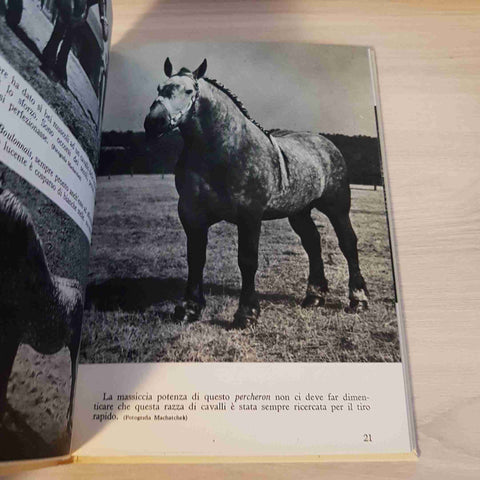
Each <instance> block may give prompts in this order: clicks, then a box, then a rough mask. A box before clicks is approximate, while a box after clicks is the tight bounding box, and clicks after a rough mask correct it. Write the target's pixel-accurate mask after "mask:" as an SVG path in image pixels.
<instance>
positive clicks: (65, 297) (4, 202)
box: [0, 179, 82, 428]
mask: <svg viewBox="0 0 480 480" xmlns="http://www.w3.org/2000/svg"><path fill="white" fill-rule="evenodd" d="M81 321H82V296H81V292H80V287H79V284H78V282H76V281H74V280H67V279H63V278H60V277H57V276H54V275H52V274H51V273H50V270H49V268H48V265H47V260H46V258H45V253H44V251H43V246H42V242H41V240H40V238H39V237H38V235H37V232H36V231H35V226H34V224H33V221H32V218H31V216H30V214H29V212H28V211H27V209H26V208H25V207H24V206H23V205H22V204H21V203H20V201H19V200H18V198H17V197H16V196H15V195H14V194H13V193H12V192H10V191H9V190H8V189H6V188H4V186H3V182H2V180H1V179H0V422H1V420H2V417H3V414H4V412H5V408H6V406H7V387H8V380H9V378H10V374H11V371H12V367H13V362H14V360H15V355H16V353H17V349H18V346H19V344H20V342H23V343H27V344H29V345H31V346H32V347H33V348H34V349H35V350H37V352H40V353H42V354H53V353H56V352H58V351H59V350H60V349H61V348H62V347H63V346H67V347H68V348H69V350H70V360H71V391H70V404H69V408H68V427H69V428H70V427H71V411H72V400H73V392H74V390H73V387H74V384H75V376H76V368H75V365H76V361H77V354H78V348H79V344H80V331H81Z"/></svg>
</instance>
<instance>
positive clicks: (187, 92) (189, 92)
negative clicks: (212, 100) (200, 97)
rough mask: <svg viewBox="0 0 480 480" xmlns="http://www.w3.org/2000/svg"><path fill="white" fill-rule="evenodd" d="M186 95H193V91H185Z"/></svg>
mask: <svg viewBox="0 0 480 480" xmlns="http://www.w3.org/2000/svg"><path fill="white" fill-rule="evenodd" d="M185 93H186V94H188V95H190V94H191V93H193V90H185Z"/></svg>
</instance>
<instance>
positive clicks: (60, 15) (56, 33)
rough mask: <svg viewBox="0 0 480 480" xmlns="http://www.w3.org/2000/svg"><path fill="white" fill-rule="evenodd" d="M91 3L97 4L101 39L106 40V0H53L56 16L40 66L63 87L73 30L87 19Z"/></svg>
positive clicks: (65, 83) (65, 82) (65, 80)
mask: <svg viewBox="0 0 480 480" xmlns="http://www.w3.org/2000/svg"><path fill="white" fill-rule="evenodd" d="M93 5H98V9H99V13H100V23H101V24H102V35H103V40H104V41H107V40H108V21H107V16H106V15H107V12H106V9H107V6H106V0H55V6H56V8H57V18H56V20H55V25H54V27H53V31H52V34H51V35H50V39H49V40H48V43H47V45H46V46H45V48H44V49H43V52H42V68H43V70H44V71H45V72H46V73H47V74H48V75H49V76H50V77H51V78H52V79H54V80H58V81H60V82H61V83H62V84H63V85H64V86H65V87H66V86H67V62H68V54H69V53H70V50H71V48H72V43H73V39H74V37H75V32H76V30H77V29H78V28H79V27H80V26H82V25H83V24H84V23H85V22H86V21H87V17H88V13H89V11H90V7H92V6H93ZM60 43H61V45H60ZM59 46H60V49H59Z"/></svg>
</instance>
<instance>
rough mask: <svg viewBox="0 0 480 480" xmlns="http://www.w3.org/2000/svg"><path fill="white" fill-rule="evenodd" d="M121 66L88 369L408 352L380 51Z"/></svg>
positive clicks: (196, 53) (201, 53) (298, 47)
mask: <svg viewBox="0 0 480 480" xmlns="http://www.w3.org/2000/svg"><path fill="white" fill-rule="evenodd" d="M110 68H111V70H110V72H111V75H112V76H113V77H115V78H116V81H115V83H114V84H112V85H110V86H109V88H108V89H107V97H106V107H105V118H104V133H103V136H102V148H101V157H100V165H99V174H100V176H99V177H98V189H97V203H96V212H95V224H94V231H93V237H92V238H93V242H92V252H91V258H90V271H89V284H88V286H87V298H86V310H85V317H84V332H83V340H82V347H81V362H83V363H123V362H398V361H400V352H399V338H398V328H397V320H398V319H397V314H396V308H395V303H396V294H395V282H394V274H393V268H392V256H391V250H390V241H389V230H388V220H387V214H386V209H385V196H384V188H383V178H382V167H381V155H380V148H379V139H378V135H377V126H376V118H375V105H374V94H373V83H372V72H371V63H370V61H369V51H368V49H367V48H360V47H359V48H356V47H340V46H339V47H333V46H328V47H327V46H319V45H305V44H283V43H270V44H269V43H242V44H236V43H208V44H202V43H196V44H191V43H166V44H158V45H157V44H146V45H143V46H142V45H140V46H133V47H132V46H130V47H123V49H122V45H121V44H119V45H117V47H116V51H115V54H114V55H112V58H111V64H110Z"/></svg>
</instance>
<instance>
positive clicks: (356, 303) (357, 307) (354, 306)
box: [345, 298, 368, 313]
mask: <svg viewBox="0 0 480 480" xmlns="http://www.w3.org/2000/svg"><path fill="white" fill-rule="evenodd" d="M365 310H368V301H367V300H356V299H353V298H352V299H351V300H350V305H349V306H348V307H347V308H345V312H346V313H361V312H364V311H365Z"/></svg>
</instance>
